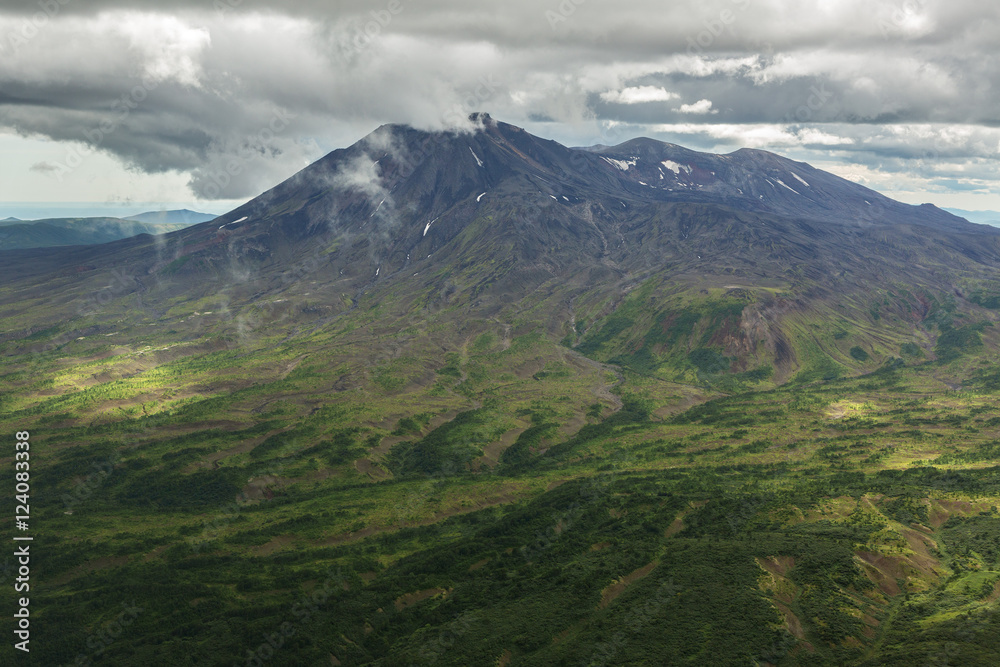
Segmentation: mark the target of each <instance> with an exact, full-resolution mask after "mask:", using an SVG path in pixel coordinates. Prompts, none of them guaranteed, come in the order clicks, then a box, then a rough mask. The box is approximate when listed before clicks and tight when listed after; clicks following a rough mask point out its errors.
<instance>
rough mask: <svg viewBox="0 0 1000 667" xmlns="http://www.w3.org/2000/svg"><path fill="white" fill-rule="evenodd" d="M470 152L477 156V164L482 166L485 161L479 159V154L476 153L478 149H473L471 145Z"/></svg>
mask: <svg viewBox="0 0 1000 667" xmlns="http://www.w3.org/2000/svg"><path fill="white" fill-rule="evenodd" d="M469 152H470V153H472V157H474V158H476V164H478V165H479V166H480V167H482V166H483V161H482V160H480V159H479V156H478V155H476V151H474V150H472V146H469Z"/></svg>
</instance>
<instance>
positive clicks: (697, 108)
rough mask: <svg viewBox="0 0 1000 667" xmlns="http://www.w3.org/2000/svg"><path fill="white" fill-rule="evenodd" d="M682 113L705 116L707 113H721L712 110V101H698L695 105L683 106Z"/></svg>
mask: <svg viewBox="0 0 1000 667" xmlns="http://www.w3.org/2000/svg"><path fill="white" fill-rule="evenodd" d="M677 111H679V112H680V113H691V114H698V115H704V114H707V113H719V112H718V110H713V109H712V100H698V101H697V102H695V103H694V104H682V105H681V106H680V108H679V109H677Z"/></svg>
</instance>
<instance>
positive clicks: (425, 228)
mask: <svg viewBox="0 0 1000 667" xmlns="http://www.w3.org/2000/svg"><path fill="white" fill-rule="evenodd" d="M435 222H437V218H434V219H433V220H431V221H430V222H428V223H427V225H426V226H425V227H424V236H427V232H428V230H430V228H431V225H433V224H434V223H435ZM427 256H428V257H430V255H427Z"/></svg>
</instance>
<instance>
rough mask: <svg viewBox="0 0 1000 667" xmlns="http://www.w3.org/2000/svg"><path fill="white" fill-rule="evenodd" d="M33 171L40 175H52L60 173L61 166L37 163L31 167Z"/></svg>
mask: <svg viewBox="0 0 1000 667" xmlns="http://www.w3.org/2000/svg"><path fill="white" fill-rule="evenodd" d="M29 169H30V170H31V171H34V172H38V173H39V174H51V173H54V172H56V171H59V166H58V165H56V164H54V163H52V162H36V163H35V164H33V165H31V166H30V167H29Z"/></svg>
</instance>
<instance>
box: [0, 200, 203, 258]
mask: <svg viewBox="0 0 1000 667" xmlns="http://www.w3.org/2000/svg"><path fill="white" fill-rule="evenodd" d="M214 218H215V216H213V215H209V214H206V213H197V212H195V211H188V210H180V211H154V212H149V213H141V214H139V215H135V216H131V217H129V218H49V219H44V220H19V219H17V218H7V219H5V220H0V250H15V249H25V248H47V247H53V246H77V245H92V244H97V243H107V242H109V241H117V240H119V239H124V238H128V237H130V236H136V235H138V234H164V233H167V232H172V231H177V230H179V229H184V228H185V227H189V226H190V225H193V224H196V223H200V222H205V221H206V220H212V219H214Z"/></svg>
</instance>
